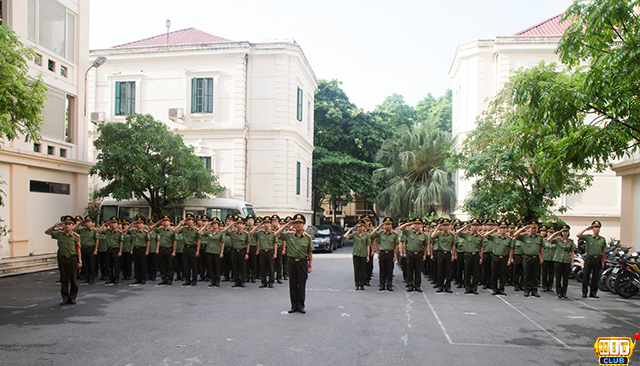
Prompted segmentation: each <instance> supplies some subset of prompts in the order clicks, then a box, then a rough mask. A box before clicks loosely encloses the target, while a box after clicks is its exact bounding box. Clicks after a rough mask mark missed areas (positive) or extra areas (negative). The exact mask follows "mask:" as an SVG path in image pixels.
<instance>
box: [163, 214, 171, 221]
mask: <svg viewBox="0 0 640 366" xmlns="http://www.w3.org/2000/svg"><path fill="white" fill-rule="evenodd" d="M162 221H169V222H171V217H169V216H167V215H165V216H163V217H162Z"/></svg>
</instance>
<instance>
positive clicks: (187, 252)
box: [182, 245, 198, 283]
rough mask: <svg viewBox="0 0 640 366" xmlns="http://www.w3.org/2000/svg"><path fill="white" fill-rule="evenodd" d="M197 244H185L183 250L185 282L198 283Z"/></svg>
mask: <svg viewBox="0 0 640 366" xmlns="http://www.w3.org/2000/svg"><path fill="white" fill-rule="evenodd" d="M196 250H197V249H196V246H195V245H185V246H184V251H183V252H182V267H183V268H182V274H183V276H184V281H185V283H198V257H196Z"/></svg>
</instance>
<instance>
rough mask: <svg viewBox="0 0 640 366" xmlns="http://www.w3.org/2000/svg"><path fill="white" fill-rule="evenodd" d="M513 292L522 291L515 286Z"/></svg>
mask: <svg viewBox="0 0 640 366" xmlns="http://www.w3.org/2000/svg"><path fill="white" fill-rule="evenodd" d="M513 291H522V289H521V288H520V287H518V286H516V287H515V288H514V289H513Z"/></svg>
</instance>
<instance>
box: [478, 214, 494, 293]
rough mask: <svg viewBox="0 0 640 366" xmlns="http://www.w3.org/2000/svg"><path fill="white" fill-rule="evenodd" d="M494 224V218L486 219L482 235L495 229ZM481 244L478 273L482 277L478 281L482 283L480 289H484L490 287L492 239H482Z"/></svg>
mask: <svg viewBox="0 0 640 366" xmlns="http://www.w3.org/2000/svg"><path fill="white" fill-rule="evenodd" d="M496 225H497V223H496V220H494V219H487V220H486V221H485V226H484V230H483V231H482V235H484V234H485V233H486V232H488V231H491V230H493V229H495V228H496ZM483 245H484V248H483V250H482V264H481V265H480V272H481V273H480V275H481V276H482V279H481V280H480V283H482V289H483V290H486V289H487V288H491V255H492V254H493V241H484V242H483Z"/></svg>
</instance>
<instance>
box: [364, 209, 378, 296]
mask: <svg viewBox="0 0 640 366" xmlns="http://www.w3.org/2000/svg"><path fill="white" fill-rule="evenodd" d="M365 223H366V226H365V233H366V234H367V235H369V241H370V242H371V250H370V251H369V260H368V261H367V262H366V263H365V268H366V271H365V283H364V285H365V286H371V280H372V279H373V256H374V253H376V252H377V251H378V245H379V243H378V242H377V241H376V239H375V238H374V237H372V236H371V232H372V231H373V228H374V227H375V223H376V217H375V216H374V215H368V216H366V219H365Z"/></svg>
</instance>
